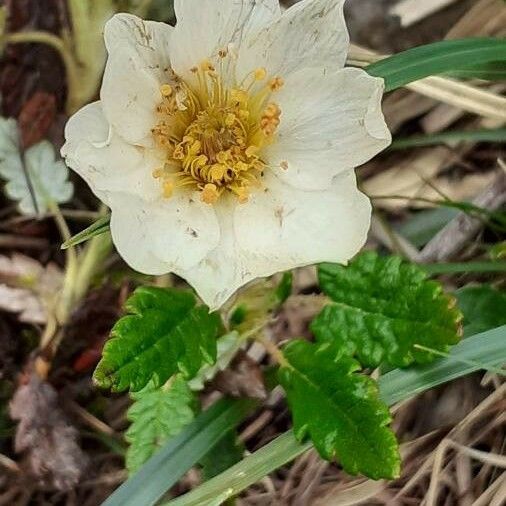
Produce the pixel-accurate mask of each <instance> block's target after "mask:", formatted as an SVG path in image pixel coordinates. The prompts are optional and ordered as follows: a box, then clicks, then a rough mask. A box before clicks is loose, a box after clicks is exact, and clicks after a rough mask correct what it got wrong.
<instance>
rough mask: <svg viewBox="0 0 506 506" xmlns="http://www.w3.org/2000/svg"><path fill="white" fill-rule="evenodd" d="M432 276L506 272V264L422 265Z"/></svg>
mask: <svg viewBox="0 0 506 506" xmlns="http://www.w3.org/2000/svg"><path fill="white" fill-rule="evenodd" d="M421 267H423V269H425V270H426V271H427V272H428V273H429V274H430V275H431V276H435V275H437V274H462V273H467V272H506V262H501V261H491V262H487V261H484V262H461V263H459V262H455V263H437V264H425V265H421Z"/></svg>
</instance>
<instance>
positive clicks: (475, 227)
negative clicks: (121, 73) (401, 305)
mask: <svg viewBox="0 0 506 506" xmlns="http://www.w3.org/2000/svg"><path fill="white" fill-rule="evenodd" d="M505 202H506V173H505V171H504V170H501V172H500V173H499V175H498V176H497V178H496V179H495V181H494V182H493V183H492V184H491V185H490V186H488V187H487V188H485V190H483V191H482V192H481V193H480V194H479V195H478V196H477V197H476V198H475V199H474V200H473V201H472V203H473V204H474V205H475V206H477V207H481V208H484V209H487V210H488V211H496V210H497V209H499V208H500V207H501V206H502V205H503V204H504V203H505ZM482 227H483V222H482V221H481V220H478V219H476V218H473V217H471V216H469V215H468V214H466V213H464V212H461V213H459V214H458V215H457V216H456V217H455V218H454V219H453V220H452V221H450V223H448V224H447V225H446V226H445V227H444V228H443V229H442V230H440V231H439V232H438V233H437V234H436V235H435V236H434V237H433V238H432V239H431V240H430V241H429V243H428V244H427V245H426V246H425V248H423V250H422V252H421V253H420V261H421V262H441V261H444V260H449V259H451V258H453V257H454V256H455V255H457V254H458V253H459V252H460V251H461V250H462V249H463V248H464V246H465V245H466V244H467V243H468V241H469V240H470V239H472V238H473V237H475V236H476V234H477V233H478V232H479V231H480V229H481V228H482Z"/></svg>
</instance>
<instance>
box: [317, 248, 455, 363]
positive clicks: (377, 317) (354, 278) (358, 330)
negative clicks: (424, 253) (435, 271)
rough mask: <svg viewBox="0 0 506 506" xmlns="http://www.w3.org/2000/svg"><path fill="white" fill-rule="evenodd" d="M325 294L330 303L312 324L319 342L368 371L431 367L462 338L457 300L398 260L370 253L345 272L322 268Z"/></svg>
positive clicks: (339, 268) (342, 268)
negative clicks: (387, 366) (386, 366)
mask: <svg viewBox="0 0 506 506" xmlns="http://www.w3.org/2000/svg"><path fill="white" fill-rule="evenodd" d="M319 279H320V286H321V289H322V290H323V291H324V292H325V293H326V294H327V295H328V296H329V297H330V298H331V299H332V301H333V303H331V304H329V305H328V306H326V307H325V308H324V309H323V311H322V312H321V313H320V314H319V315H318V316H317V317H316V318H315V320H314V321H313V323H312V324H311V330H312V331H313V333H314V334H315V336H316V338H317V340H318V341H319V342H332V343H334V344H335V345H336V346H337V348H338V349H340V350H342V351H343V352H346V353H347V354H349V355H355V356H356V357H357V358H358V360H359V361H360V363H361V364H362V365H364V366H369V367H376V366H378V365H379V364H381V363H383V362H386V363H388V364H390V365H393V366H396V367H406V366H408V365H410V364H412V363H413V362H416V363H427V362H430V361H431V360H433V359H434V358H435V357H434V354H431V353H428V352H426V351H422V350H419V349H417V348H416V347H415V345H416V344H419V345H422V346H424V347H426V348H431V349H434V350H437V351H442V352H445V351H447V350H448V347H449V345H452V344H456V343H457V342H458V341H459V339H460V336H461V320H462V315H461V313H460V311H459V309H458V308H457V307H456V303H455V298H454V297H452V296H450V295H447V294H445V293H444V292H443V289H442V287H441V285H440V284H439V283H437V282H435V281H429V280H428V279H427V274H426V273H425V272H424V271H423V270H422V269H421V268H420V267H418V266H416V265H413V264H408V263H405V262H403V261H402V260H401V259H400V258H399V257H393V256H389V257H381V256H379V255H378V254H376V253H374V252H366V253H363V254H362V255H360V256H359V257H357V258H356V259H355V260H354V261H352V262H351V263H350V264H349V265H348V266H347V267H345V266H342V265H337V264H323V265H321V266H320V268H319Z"/></svg>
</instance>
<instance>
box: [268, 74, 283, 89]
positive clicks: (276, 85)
mask: <svg viewBox="0 0 506 506" xmlns="http://www.w3.org/2000/svg"><path fill="white" fill-rule="evenodd" d="M284 84H285V81H284V79H283V78H282V77H275V78H274V79H271V80H270V81H269V88H270V89H271V91H279V90H280V89H281V88H282V87H283V85H284Z"/></svg>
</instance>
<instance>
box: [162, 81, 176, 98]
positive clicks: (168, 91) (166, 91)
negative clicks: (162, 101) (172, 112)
mask: <svg viewBox="0 0 506 506" xmlns="http://www.w3.org/2000/svg"><path fill="white" fill-rule="evenodd" d="M160 91H161V92H162V95H163V96H164V97H170V96H171V95H172V94H173V93H174V90H173V89H172V86H171V85H170V84H163V85H162V87H161V88H160Z"/></svg>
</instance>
